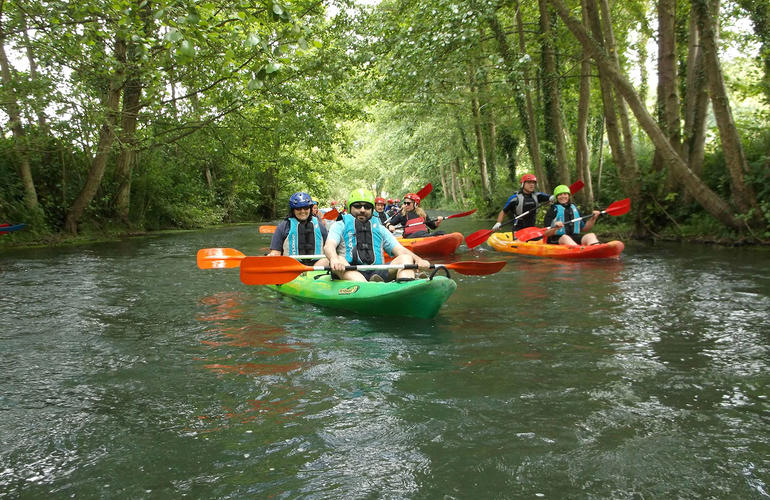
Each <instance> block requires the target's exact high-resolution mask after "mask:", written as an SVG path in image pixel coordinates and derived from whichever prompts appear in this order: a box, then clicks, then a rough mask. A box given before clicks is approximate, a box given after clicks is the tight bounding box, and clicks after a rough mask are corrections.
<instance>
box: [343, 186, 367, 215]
mask: <svg viewBox="0 0 770 500" xmlns="http://www.w3.org/2000/svg"><path fill="white" fill-rule="evenodd" d="M357 201H360V202H363V203H371V204H372V206H374V195H373V194H372V192H371V191H369V190H368V189H363V188H358V189H354V190H353V191H351V192H350V194H349V195H348V201H347V206H348V210H350V205H352V204H353V203H355V202H357Z"/></svg>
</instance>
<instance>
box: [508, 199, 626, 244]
mask: <svg viewBox="0 0 770 500" xmlns="http://www.w3.org/2000/svg"><path fill="white" fill-rule="evenodd" d="M629 210H631V200H630V199H629V198H625V199H623V200H618V201H615V202H612V203H611V204H610V206H608V207H607V208H605V209H604V210H602V211H601V212H599V215H605V214H607V215H623V214H627V213H628V211H629ZM593 216H594V214H588V215H584V216H582V217H577V218H575V219H572V220H570V221H567V222H565V223H564V225H565V226H566V225H567V224H572V223H573V222H577V221H579V220H583V219H588V218H591V217H593ZM551 227H553V226H551ZM549 229H550V228H548V227H525V228H524V229H522V230H520V231H516V232H515V233H514V234H513V237H514V238H516V239H517V240H519V241H529V240H532V239H535V238H540V237H541V236H543V235H544V234H545V232H546V231H548V230H549Z"/></svg>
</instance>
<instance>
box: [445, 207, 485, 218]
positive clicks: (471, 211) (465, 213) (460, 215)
mask: <svg viewBox="0 0 770 500" xmlns="http://www.w3.org/2000/svg"><path fill="white" fill-rule="evenodd" d="M476 210H478V209H476V208H474V209H473V210H468V211H467V212H462V213H459V214H453V215H447V216H446V217H444V218H445V219H452V218H454V217H465V216H466V215H470V214H472V213H474V212H475V211H476Z"/></svg>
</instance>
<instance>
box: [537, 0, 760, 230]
mask: <svg viewBox="0 0 770 500" xmlns="http://www.w3.org/2000/svg"><path fill="white" fill-rule="evenodd" d="M549 1H550V2H551V4H552V5H553V6H554V8H555V9H556V11H557V12H558V13H559V17H561V18H562V20H563V21H564V23H565V24H566V25H567V27H568V28H569V30H570V31H571V32H572V34H573V35H575V37H576V38H577V39H578V40H579V41H580V43H581V44H582V45H583V47H584V48H586V49H588V50H589V51H590V52H591V54H592V55H593V57H594V60H595V61H596V63H597V65H599V67H600V68H602V69H603V71H604V73H605V75H606V76H607V77H608V78H609V79H610V80H611V81H612V84H613V86H614V87H615V88H616V89H617V91H618V92H619V93H620V94H621V95H622V96H623V98H624V99H625V100H626V102H628V105H629V106H630V107H631V110H632V111H633V112H634V115H635V116H636V119H637V120H638V121H639V125H640V126H641V127H642V128H644V130H645V132H647V135H648V136H649V138H650V140H652V142H653V144H654V145H655V147H658V148H660V149H661V151H663V153H664V158H665V159H666V162H667V163H668V164H669V166H670V168H672V169H675V170H676V172H677V175H680V177H681V179H682V181H683V184H684V186H685V189H687V190H688V191H690V192H691V193H692V195H693V198H694V199H695V200H696V201H697V202H698V203H699V204H700V205H701V206H702V207H703V208H704V209H706V211H707V212H708V213H710V214H711V215H713V216H714V217H715V218H716V219H717V220H719V221H721V222H722V223H723V224H725V225H727V226H729V227H731V228H735V229H742V228H744V227H745V224H744V223H743V221H741V220H740V219H739V218H737V217H735V216H734V215H733V213H732V212H731V210H730V206H729V205H728V204H727V203H726V202H725V201H724V200H722V199H721V198H719V196H717V195H716V194H715V193H714V192H713V191H712V190H711V189H709V187H708V186H706V184H705V183H704V182H703V181H701V180H700V179H699V178H698V177H697V176H695V174H693V173H692V171H691V170H690V169H689V168H687V164H686V163H685V162H684V160H682V158H681V157H680V156H679V155H678V154H677V152H676V150H674V148H673V147H672V146H671V143H669V142H668V139H667V138H666V136H665V134H663V132H662V131H661V130H660V128H659V127H658V126H657V124H656V123H655V120H654V119H653V118H652V116H650V114H649V113H648V112H647V109H646V108H645V107H644V104H643V103H642V102H641V100H640V99H639V96H638V95H637V94H636V91H635V90H634V87H633V85H631V83H630V82H629V81H628V80H627V79H626V78H625V77H624V76H623V74H622V73H621V71H620V68H618V67H616V64H615V62H614V60H613V59H611V58H610V57H609V56H608V55H607V53H606V52H605V51H604V50H603V49H602V47H600V46H599V45H598V44H597V43H596V42H595V41H594V40H593V39H592V38H591V36H590V35H589V34H588V32H586V30H585V29H584V28H583V26H582V25H581V24H580V22H579V21H577V20H576V19H574V18H573V17H572V16H570V14H569V10H567V8H566V7H565V6H564V4H563V3H562V2H561V0H549Z"/></svg>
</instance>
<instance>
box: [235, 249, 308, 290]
mask: <svg viewBox="0 0 770 500" xmlns="http://www.w3.org/2000/svg"><path fill="white" fill-rule="evenodd" d="M312 270H313V268H312V267H310V266H306V265H304V264H301V263H299V262H297V261H296V260H294V259H293V258H291V257H288V256H285V255H280V256H277V257H245V258H244V259H243V261H242V262H241V282H243V283H244V284H246V285H281V284H283V283H288V282H289V281H291V280H293V279H294V278H296V277H297V276H299V275H300V274H302V273H304V272H305V271H312Z"/></svg>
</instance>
